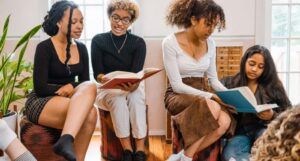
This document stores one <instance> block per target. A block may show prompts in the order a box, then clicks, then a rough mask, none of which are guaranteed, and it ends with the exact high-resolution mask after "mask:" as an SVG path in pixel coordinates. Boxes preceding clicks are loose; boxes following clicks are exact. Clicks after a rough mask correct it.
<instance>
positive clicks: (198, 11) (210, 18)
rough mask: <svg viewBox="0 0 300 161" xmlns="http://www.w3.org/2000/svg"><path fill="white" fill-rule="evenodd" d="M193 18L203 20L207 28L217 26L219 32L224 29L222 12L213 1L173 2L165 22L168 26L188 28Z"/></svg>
mask: <svg viewBox="0 0 300 161" xmlns="http://www.w3.org/2000/svg"><path fill="white" fill-rule="evenodd" d="M193 16H194V17H195V18H196V19H197V20H200V19H201V18H205V20H206V24H207V25H208V26H211V25H212V24H217V28H218V30H219V31H221V30H222V29H224V28H225V14H224V11H223V9H222V8H221V7H220V6H219V5H218V4H216V3H215V2H214V1H213V0H174V1H173V2H172V3H171V5H170V6H169V10H168V13H167V16H166V20H167V24H169V25H172V26H174V25H176V26H177V27H178V28H189V27H190V26H192V23H191V18H192V17H193Z"/></svg>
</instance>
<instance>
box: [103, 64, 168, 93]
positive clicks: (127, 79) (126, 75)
mask: <svg viewBox="0 0 300 161" xmlns="http://www.w3.org/2000/svg"><path fill="white" fill-rule="evenodd" d="M160 71H162V69H157V68H145V69H143V70H141V71H140V72H138V73H131V72H125V71H114V72H111V73H108V74H106V75H105V77H107V78H108V79H110V80H109V81H108V82H106V83H104V84H103V85H102V86H101V87H100V88H101V89H115V88H117V86H118V85H120V84H122V83H138V82H140V81H142V80H144V79H146V78H148V77H150V76H152V75H154V74H156V73H158V72H160Z"/></svg>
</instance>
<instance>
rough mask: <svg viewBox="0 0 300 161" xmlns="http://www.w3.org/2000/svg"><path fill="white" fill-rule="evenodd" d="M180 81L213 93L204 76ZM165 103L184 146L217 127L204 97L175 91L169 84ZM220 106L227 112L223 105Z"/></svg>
mask: <svg viewBox="0 0 300 161" xmlns="http://www.w3.org/2000/svg"><path fill="white" fill-rule="evenodd" d="M182 81H183V83H185V84H186V85H189V86H191V87H193V88H196V89H199V90H202V91H208V92H211V93H213V90H212V89H211V88H210V87H209V85H208V80H207V79H205V78H200V77H189V78H183V79H182ZM165 105H166V106H165V107H166V109H167V110H168V112H169V113H170V114H171V115H172V119H173V120H174V124H175V126H177V127H178V130H179V132H180V133H181V136H182V138H179V139H180V140H181V139H182V140H181V142H183V145H184V148H187V147H189V146H190V145H191V144H193V143H194V142H196V141H197V140H199V139H200V138H202V137H203V136H205V135H208V134H209V133H211V132H213V131H215V130H216V129H217V128H219V124H218V122H217V120H216V119H215V118H214V117H213V115H212V113H211V111H210V109H209V107H208V105H207V102H206V98H204V97H199V96H196V95H191V94H180V93H175V92H174V91H173V89H172V87H171V86H170V85H169V87H168V89H167V91H166V96H165ZM221 108H222V110H223V111H224V112H226V113H228V112H227V110H226V109H224V107H221ZM228 114H229V113H228ZM229 115H230V114H229ZM232 128H234V127H232ZM230 129H231V128H230Z"/></svg>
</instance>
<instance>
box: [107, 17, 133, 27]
mask: <svg viewBox="0 0 300 161" xmlns="http://www.w3.org/2000/svg"><path fill="white" fill-rule="evenodd" d="M111 19H112V20H113V21H114V22H115V23H119V22H120V21H121V22H122V24H123V25H129V24H130V22H131V18H129V17H124V18H121V17H120V16H119V15H112V16H111Z"/></svg>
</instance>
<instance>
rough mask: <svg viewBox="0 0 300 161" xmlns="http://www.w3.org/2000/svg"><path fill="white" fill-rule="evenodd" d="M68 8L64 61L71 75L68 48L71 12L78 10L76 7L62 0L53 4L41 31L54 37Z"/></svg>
mask: <svg viewBox="0 0 300 161" xmlns="http://www.w3.org/2000/svg"><path fill="white" fill-rule="evenodd" d="M69 8H70V17H69V22H68V31H67V35H66V37H67V48H66V61H65V66H66V68H67V70H68V71H69V74H71V71H70V67H69V66H68V62H69V60H70V57H71V54H70V46H71V43H72V42H71V26H72V15H73V10H74V9H75V8H78V5H77V4H75V3H74V2H72V1H67V0H62V1H58V2H56V3H54V4H53V5H52V7H51V9H50V11H49V12H48V14H47V15H46V16H45V18H44V22H43V24H42V27H43V30H44V31H45V32H46V33H47V34H48V35H49V36H54V35H56V34H57V33H58V30H59V28H58V26H57V22H59V21H60V20H61V19H62V18H63V16H64V12H65V11H66V10H67V9H69Z"/></svg>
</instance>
